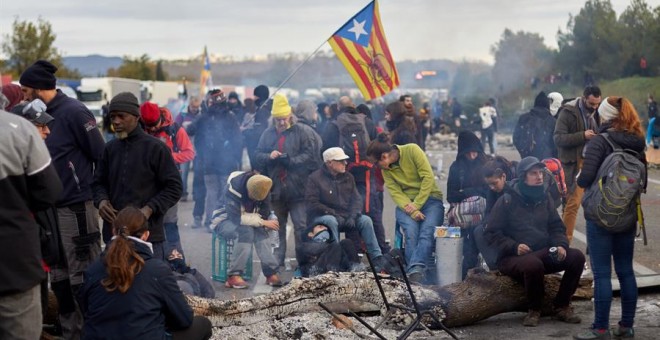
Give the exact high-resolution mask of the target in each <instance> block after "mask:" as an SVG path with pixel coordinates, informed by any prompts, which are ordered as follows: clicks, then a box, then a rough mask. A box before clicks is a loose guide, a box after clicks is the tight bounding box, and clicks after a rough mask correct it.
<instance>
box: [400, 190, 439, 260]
mask: <svg viewBox="0 0 660 340" xmlns="http://www.w3.org/2000/svg"><path fill="white" fill-rule="evenodd" d="M421 212H422V213H423V214H424V216H426V219H424V220H423V221H415V220H413V219H412V217H410V216H409V215H408V214H406V212H405V211H403V210H401V208H396V213H395V216H396V222H397V223H398V224H399V225H400V226H401V228H403V233H404V237H405V238H406V246H405V255H406V262H407V263H408V270H410V269H411V268H412V267H413V266H422V267H423V268H426V262H427V260H428V259H429V258H430V257H431V254H432V253H433V248H434V247H435V239H434V237H433V234H434V233H435V227H436V226H441V225H442V222H443V220H444V218H445V207H444V206H443V205H442V201H440V200H437V199H434V198H429V199H428V200H427V201H426V203H425V204H424V206H423V207H422V209H421Z"/></svg>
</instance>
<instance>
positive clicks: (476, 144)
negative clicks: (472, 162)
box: [458, 130, 484, 156]
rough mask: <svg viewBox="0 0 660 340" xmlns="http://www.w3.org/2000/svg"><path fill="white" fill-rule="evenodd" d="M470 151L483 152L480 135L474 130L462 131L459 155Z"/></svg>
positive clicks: (459, 138)
mask: <svg viewBox="0 0 660 340" xmlns="http://www.w3.org/2000/svg"><path fill="white" fill-rule="evenodd" d="M470 151H476V152H478V153H483V152H484V149H483V146H482V145H481V141H480V140H479V137H477V135H475V134H474V133H473V132H472V131H468V130H464V131H461V132H460V133H459V134H458V155H459V156H461V155H464V154H466V153H468V152H470Z"/></svg>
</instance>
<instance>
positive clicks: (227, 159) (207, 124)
mask: <svg viewBox="0 0 660 340" xmlns="http://www.w3.org/2000/svg"><path fill="white" fill-rule="evenodd" d="M206 107H207V108H208V109H207V110H208V111H207V112H206V113H205V114H204V115H202V116H201V117H200V118H199V119H197V120H196V121H194V122H193V123H192V124H190V126H188V134H189V135H191V136H194V137H195V145H196V146H197V150H196V152H197V154H198V155H199V157H201V159H202V164H201V167H200V169H196V170H195V171H197V170H199V171H203V173H204V184H205V186H206V203H205V210H206V221H205V222H204V226H206V228H207V231H209V232H211V229H210V225H211V218H212V217H213V210H215V209H218V208H219V207H221V206H222V205H223V204H224V203H223V202H224V195H223V193H224V191H225V186H226V185H227V178H228V177H229V174H231V173H232V172H234V171H236V170H239V169H240V167H241V158H242V156H243V140H242V136H241V132H240V128H239V125H238V121H237V120H236V117H235V116H234V115H233V114H232V113H231V112H230V111H229V107H228V105H227V97H225V94H224V92H222V90H220V89H215V90H211V91H209V93H208V94H207V95H206Z"/></svg>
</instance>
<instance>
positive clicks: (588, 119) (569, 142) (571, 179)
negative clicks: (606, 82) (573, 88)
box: [554, 86, 601, 242]
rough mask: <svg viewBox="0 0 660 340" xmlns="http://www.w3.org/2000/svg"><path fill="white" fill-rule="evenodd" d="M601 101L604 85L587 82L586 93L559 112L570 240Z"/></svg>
mask: <svg viewBox="0 0 660 340" xmlns="http://www.w3.org/2000/svg"><path fill="white" fill-rule="evenodd" d="M600 101H601V92H600V88H598V87H597V86H587V87H585V88H584V92H583V93H582V97H580V98H575V99H574V100H572V101H569V102H567V103H566V104H564V106H562V107H561V109H560V110H559V113H557V116H558V117H559V118H557V124H556V125H555V133H554V140H555V144H556V145H557V149H558V154H559V160H560V161H561V164H562V167H563V168H564V174H565V175H566V176H565V178H566V187H567V188H568V198H567V200H566V205H565V206H564V213H563V215H562V218H561V219H562V220H563V221H564V224H565V225H566V236H567V237H568V242H571V240H573V230H574V229H575V219H576V218H577V213H578V210H579V209H580V202H582V195H583V194H584V189H582V188H580V187H578V186H577V183H576V182H575V177H576V176H577V174H578V173H579V172H580V170H581V169H582V161H583V158H582V149H584V145H585V144H586V143H587V141H588V140H590V139H592V138H593V137H595V136H596V132H595V131H597V130H598V125H599V122H598V117H597V115H596V109H598V106H599V105H600Z"/></svg>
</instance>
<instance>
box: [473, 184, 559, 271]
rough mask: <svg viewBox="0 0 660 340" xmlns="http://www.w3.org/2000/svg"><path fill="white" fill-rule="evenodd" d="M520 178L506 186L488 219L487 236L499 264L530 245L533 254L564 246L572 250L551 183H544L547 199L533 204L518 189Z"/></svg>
mask: <svg viewBox="0 0 660 340" xmlns="http://www.w3.org/2000/svg"><path fill="white" fill-rule="evenodd" d="M519 182H520V179H514V180H513V181H511V183H510V184H509V185H507V186H505V187H504V192H505V194H504V195H503V196H502V197H500V198H499V199H498V200H497V202H496V203H495V206H494V207H493V209H492V210H491V212H490V215H488V217H487V219H486V226H485V237H486V240H487V241H488V243H489V244H491V245H493V246H495V247H497V249H498V251H499V255H498V261H499V260H501V259H502V258H504V257H508V256H517V252H518V245H520V244H526V245H527V246H529V248H530V249H531V250H532V251H537V250H540V249H543V248H545V247H555V246H561V247H563V248H564V249H568V239H567V238H566V227H565V226H564V222H562V220H561V217H560V216H559V214H558V213H557V209H556V208H555V206H554V202H553V201H552V198H551V197H550V196H549V193H548V188H549V182H548V181H544V183H543V186H544V189H545V197H544V198H543V200H541V201H540V202H530V200H529V199H528V198H526V197H524V196H523V195H522V194H521V192H520V189H519V188H518V185H519Z"/></svg>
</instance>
